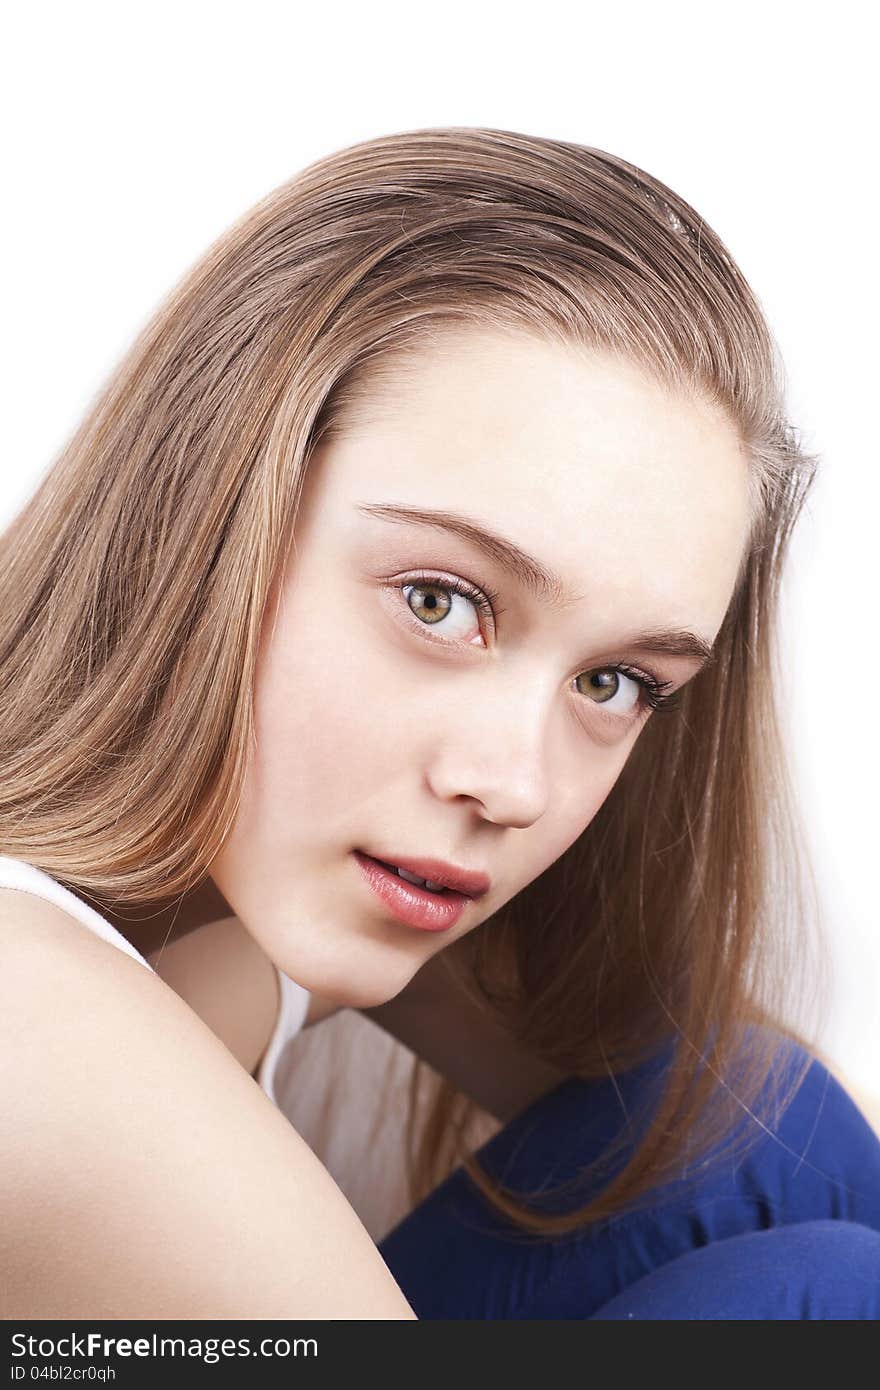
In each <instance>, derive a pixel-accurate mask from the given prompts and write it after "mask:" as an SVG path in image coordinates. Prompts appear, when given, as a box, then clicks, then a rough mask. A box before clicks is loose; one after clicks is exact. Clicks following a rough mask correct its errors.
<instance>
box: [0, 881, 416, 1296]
mask: <svg viewBox="0 0 880 1390" xmlns="http://www.w3.org/2000/svg"><path fill="white" fill-rule="evenodd" d="M7 896H14V895H7ZM21 896H22V897H26V895H25V894H22V895H21ZM20 911H21V920H18V921H16V922H14V923H13V924H12V929H10V930H3V931H2V932H0V1020H2V1022H0V1029H2V1034H3V1036H2V1048H3V1059H4V1063H5V1065H4V1068H3V1071H2V1113H3V1115H4V1117H5V1120H6V1122H5V1123H0V1171H2V1172H3V1183H2V1185H0V1230H2V1233H3V1240H2V1244H3V1272H4V1278H3V1279H2V1280H0V1316H2V1317H4V1318H6V1319H21V1318H31V1319H33V1318H55V1319H58V1318H60V1319H74V1320H82V1319H84V1318H128V1319H131V1318H142V1319H143V1318H146V1319H150V1320H155V1319H156V1318H174V1319H181V1318H182V1319H204V1318H215V1319H217V1318H219V1319H230V1318H231V1319H241V1318H245V1319H247V1318H250V1319H267V1318H268V1319H289V1318H322V1319H333V1318H337V1319H338V1318H351V1319H370V1320H372V1319H412V1318H414V1316H415V1315H414V1313H413V1311H412V1309H411V1308H410V1306H409V1304H408V1303H407V1301H406V1299H405V1297H404V1295H403V1293H402V1292H401V1290H400V1288H399V1287H398V1285H397V1284H396V1283H395V1281H394V1279H393V1278H392V1276H391V1273H390V1271H389V1269H388V1267H387V1265H386V1264H385V1263H384V1261H383V1260H382V1259H381V1257H380V1256H379V1254H378V1252H377V1251H376V1248H375V1244H374V1242H373V1240H372V1238H371V1237H370V1236H369V1234H368V1232H367V1231H366V1229H365V1227H364V1226H363V1224H362V1223H361V1221H360V1219H359V1218H358V1216H357V1215H356V1214H355V1212H354V1211H353V1209H352V1208H351V1206H350V1204H349V1203H348V1202H347V1201H346V1200H345V1198H344V1196H343V1194H342V1193H341V1191H340V1190H339V1188H338V1186H337V1185H336V1183H335V1182H334V1180H333V1179H332V1177H331V1176H330V1174H329V1172H328V1171H327V1170H326V1169H325V1167H324V1166H323V1165H322V1164H321V1163H320V1162H319V1160H318V1159H317V1157H316V1155H315V1154H314V1153H313V1152H312V1150H311V1148H310V1147H309V1145H308V1144H307V1143H306V1142H305V1141H304V1140H303V1139H301V1138H300V1136H299V1135H298V1134H297V1132H296V1130H295V1129H294V1127H293V1126H292V1125H291V1124H290V1123H288V1121H287V1120H286V1119H284V1118H283V1117H282V1116H281V1115H280V1114H279V1112H278V1111H277V1110H276V1109H275V1107H274V1106H272V1105H271V1104H270V1103H269V1102H268V1100H267V1098H266V1097H265V1096H264V1095H263V1094H262V1092H261V1091H260V1090H259V1088H258V1087H256V1086H254V1085H253V1083H252V1082H251V1081H250V1080H249V1078H248V1077H247V1076H246V1075H245V1073H244V1072H243V1071H242V1069H241V1067H240V1066H238V1065H237V1064H236V1062H234V1061H233V1059H232V1058H231V1057H230V1055H229V1051H228V1050H227V1048H225V1047H223V1046H222V1045H220V1043H218V1040H217V1038H216V1037H215V1036H214V1035H213V1033H212V1032H211V1031H210V1030H209V1029H208V1028H206V1027H205V1026H204V1024H203V1023H202V1022H201V1021H200V1020H199V1018H198V1017H197V1016H196V1014H195V1013H194V1011H193V1010H192V1009H191V1008H188V1007H186V1006H185V1005H184V1004H183V1003H182V1002H181V1001H180V999H178V997H177V996H176V994H175V993H174V992H173V991H172V990H170V989H167V988H166V987H165V986H164V985H163V984H162V982H161V981H160V980H157V979H156V978H155V977H154V976H151V975H150V974H148V972H147V971H146V970H144V968H143V966H141V965H139V964H138V963H137V962H136V961H133V960H132V959H131V958H130V957H129V956H127V955H125V954H124V953H123V952H122V951H119V950H117V949H116V948H115V947H113V946H110V945H108V944H107V942H105V941H101V940H100V939H99V938H98V937H96V936H94V935H92V934H91V933H90V932H89V931H88V930H87V929H86V928H85V927H84V926H83V925H82V924H81V923H79V922H77V921H76V920H75V919H73V918H71V917H70V916H69V915H68V914H67V913H66V912H62V911H61V910H60V909H58V908H55V907H54V906H53V905H50V904H47V903H45V902H42V901H39V902H38V906H37V907H36V908H34V907H32V906H30V905H29V904H27V903H26V904H25V905H24V907H23V908H21V909H20ZM25 912H27V913H28V916H27V918H25V915H24V914H25Z"/></svg>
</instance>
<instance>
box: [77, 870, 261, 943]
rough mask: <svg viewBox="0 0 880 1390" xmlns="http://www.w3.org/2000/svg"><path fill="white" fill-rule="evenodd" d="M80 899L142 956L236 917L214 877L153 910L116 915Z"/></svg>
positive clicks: (152, 908)
mask: <svg viewBox="0 0 880 1390" xmlns="http://www.w3.org/2000/svg"><path fill="white" fill-rule="evenodd" d="M78 896H79V897H81V898H82V899H83V901H84V902H86V903H88V904H89V906H90V907H93V908H94V909H95V911H96V912H99V913H100V914H101V916H102V917H104V918H106V920H107V921H108V922H109V923H110V925H111V926H113V927H115V928H116V930H117V931H119V932H121V933H122V935H123V936H124V937H125V939H126V940H127V941H130V942H131V944H132V946H134V948H135V950H137V951H139V952H140V953H141V955H142V956H146V955H149V953H150V952H151V951H153V950H155V949H156V948H157V947H158V946H161V945H163V943H170V942H171V941H177V940H178V939H179V938H180V937H182V936H186V935H188V933H189V932H191V931H195V929H196V928H197V927H201V926H204V924H205V923H206V922H216V921H218V920H219V919H220V918H222V917H233V916H234V915H235V914H234V912H233V911H232V908H231V907H230V906H229V904H228V902H227V901H226V899H225V898H224V896H223V894H222V893H221V892H220V889H219V888H218V887H217V885H216V884H215V882H214V880H213V879H212V878H210V877H209V878H206V879H205V880H204V882H203V883H201V884H199V886H198V887H197V888H193V889H192V890H191V891H190V892H189V893H187V894H186V895H185V896H184V897H183V898H182V899H181V898H176V899H174V901H173V902H170V903H167V904H159V905H154V906H153V907H150V908H131V909H128V910H126V911H125V912H114V911H113V910H112V908H108V907H107V905H106V904H104V903H101V902H99V901H98V900H97V899H93V898H89V897H88V896H87V894H85V893H82V892H79V893H78Z"/></svg>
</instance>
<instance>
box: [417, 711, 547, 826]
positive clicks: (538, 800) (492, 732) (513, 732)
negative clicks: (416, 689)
mask: <svg viewBox="0 0 880 1390" xmlns="http://www.w3.org/2000/svg"><path fill="white" fill-rule="evenodd" d="M550 718H551V713H550V701H549V698H545V696H542V695H539V694H535V695H534V697H533V698H530V699H523V698H520V699H518V700H517V699H514V698H510V699H506V700H499V701H495V702H494V703H493V702H491V701H487V702H486V705H485V706H484V708H483V709H482V710H481V711H480V712H479V713H478V712H476V711H475V710H473V709H472V708H471V707H470V706H468V705H464V704H462V706H460V707H459V709H458V710H455V709H453V710H452V711H451V717H450V719H449V720H448V722H446V723H445V724H444V725H443V728H442V731H441V733H440V735H439V739H438V740H437V741H435V751H434V757H433V759H432V760H431V763H430V765H429V773H428V775H429V781H430V785H431V789H432V791H433V792H434V795H435V796H437V797H439V798H440V799H441V800H444V801H451V800H453V799H454V798H456V797H461V796H467V797H470V798H472V799H473V800H475V801H479V802H480V803H481V805H482V806H483V807H484V808H485V814H486V817H487V819H489V820H491V821H494V822H495V823H496V824H498V825H509V826H513V827H514V828H517V829H526V828H527V827H528V826H530V825H533V824H534V823H535V821H536V820H538V818H539V817H540V816H542V815H543V814H544V811H545V810H546V809H547V802H548V796H549V788H550V785H551V776H550V768H549V757H550V738H551V730H550Z"/></svg>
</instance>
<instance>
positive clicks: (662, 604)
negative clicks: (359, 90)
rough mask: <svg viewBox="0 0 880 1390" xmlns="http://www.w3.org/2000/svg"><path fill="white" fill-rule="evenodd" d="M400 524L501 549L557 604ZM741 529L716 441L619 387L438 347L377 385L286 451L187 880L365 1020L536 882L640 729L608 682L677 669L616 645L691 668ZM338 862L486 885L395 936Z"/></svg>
mask: <svg viewBox="0 0 880 1390" xmlns="http://www.w3.org/2000/svg"><path fill="white" fill-rule="evenodd" d="M392 508H393V509H398V516H399V518H400V519H392V514H391V509H392ZM407 509H414V510H416V511H418V512H419V513H422V514H424V513H427V512H434V511H442V512H444V513H446V514H447V516H451V515H454V516H455V517H457V518H466V519H467V521H468V522H469V524H470V526H471V527H472V528H474V531H476V530H477V529H478V528H481V529H483V530H486V531H491V532H493V533H494V534H495V535H497V536H499V537H504V538H506V540H507V541H508V542H509V543H510V544H511V545H515V546H517V547H518V548H519V549H520V550H522V551H524V552H526V553H527V554H528V555H529V556H531V557H532V563H533V567H534V568H536V569H537V567H540V569H541V571H543V572H545V574H549V572H551V571H552V572H553V574H554V575H555V576H556V577H557V578H558V581H559V585H560V588H561V591H562V597H560V595H557V596H556V598H555V599H554V598H553V596H552V593H551V592H549V591H548V592H545V593H539V592H537V591H536V590H535V589H534V588H533V587H530V586H529V584H528V583H527V582H526V580H525V579H524V577H523V575H522V573H521V574H520V575H519V576H517V574H516V573H514V572H513V571H512V570H509V569H508V568H507V567H506V566H505V564H504V563H503V560H502V550H501V548H500V547H494V548H484V547H482V546H481V545H479V544H478V543H477V541H476V540H475V539H473V538H471V539H468V537H467V536H466V535H465V534H464V532H463V531H462V530H461V529H452V528H451V527H447V526H444V525H441V524H439V522H438V524H436V525H427V524H424V523H423V522H419V521H417V520H416V519H415V517H412V518H411V519H409V520H407V519H406V518H405V517H404V515H403V513H404V512H405V511H406V510H407ZM746 526H747V465H746V461H745V457H744V455H743V453H742V451H741V448H740V446H739V442H738V439H737V436H736V434H735V431H734V429H733V427H732V426H731V425H730V423H729V422H728V421H727V419H726V417H724V416H723V415H722V414H721V413H720V412H719V411H718V410H717V408H714V407H712V406H710V405H709V404H707V403H700V402H695V401H693V400H686V399H684V398H681V397H678V396H672V395H670V394H668V393H667V392H666V391H664V389H663V388H661V387H659V386H658V385H655V384H654V383H653V382H652V381H651V380H649V379H648V378H647V377H646V376H644V375H643V374H642V373H641V371H640V370H639V369H637V368H636V367H634V366H630V365H628V364H622V363H621V362H619V361H616V360H612V359H611V358H610V357H604V356H602V357H600V356H596V355H591V354H588V353H587V352H586V351H583V350H578V349H575V348H573V347H564V346H560V345H555V344H551V343H550V342H548V341H545V340H543V339H540V338H537V337H532V336H530V335H527V334H525V333H524V332H523V333H514V332H507V333H502V332H500V331H495V330H492V331H485V332H483V331H480V332H477V331H475V330H470V331H467V330H460V331H456V332H455V333H454V334H453V333H449V334H448V335H447V336H446V337H445V338H444V339H443V340H442V344H441V342H437V343H435V344H434V345H432V346H431V348H430V349H428V348H426V349H425V350H424V352H423V353H422V354H421V356H420V357H419V358H418V359H417V361H416V362H414V363H413V364H411V365H410V366H409V367H408V368H407V370H406V372H405V373H404V372H403V371H402V372H401V374H400V376H399V377H398V378H397V379H395V380H394V382H393V384H388V383H387V382H386V383H384V384H382V385H381V386H379V385H377V386H376V388H375V391H374V392H373V394H371V395H369V396H368V397H367V398H366V401H365V404H364V406H363V407H362V408H361V409H360V410H359V411H358V412H357V416H356V418H355V417H354V416H352V418H351V422H350V425H349V426H348V427H347V428H346V429H345V432H344V433H343V434H341V435H339V436H337V437H334V438H329V439H325V440H324V441H322V443H321V445H320V446H319V448H318V449H317V450H316V452H315V454H314V455H313V458H312V461H311V464H310V471H309V475H308V479H307V485H306V491H305V494H304V497H303V503H302V509H301V511H300V514H299V516H298V518H297V523H296V529H295V537H294V544H293V546H292V548H291V551H290V554H289V556H288V559H287V570H286V573H285V574H283V575H281V574H279V576H278V578H277V579H276V582H275V586H274V588H273V594H272V597H271V599H270V604H269V608H268V610H267V618H266V623H265V626H264V629H263V635H262V647H261V652H260V661H259V669H258V676H257V684H256V689H255V715H256V742H255V746H254V747H253V748H252V754H251V761H250V765H249V768H248V771H247V776H246V781H245V786H244V792H243V796H242V801H241V804H240V808H239V812H238V816H237V819H236V822H235V825H234V828H233V831H232V833H231V835H230V837H229V838H228V840H227V841H226V843H225V845H224V847H223V850H222V851H221V853H220V855H219V856H218V857H217V858H216V859H215V861H214V863H213V864H212V866H211V875H212V878H213V879H214V882H215V883H216V884H217V886H218V887H219V889H220V890H221V892H222V893H223V895H224V896H225V898H226V900H227V902H228V903H229V904H230V905H231V907H232V908H233V910H234V911H235V912H236V913H237V914H238V916H239V917H240V918H241V920H242V922H243V923H244V924H245V926H246V927H247V929H248V930H249V931H250V932H251V934H252V935H253V936H254V938H255V939H256V940H257V941H258V943H259V944H260V945H261V946H262V947H263V949H264V950H265V952H266V953H267V955H268V956H269V957H270V958H271V959H272V960H273V961H275V962H276V964H277V965H279V966H280V967H281V969H282V970H284V971H286V972H287V973H288V974H289V975H291V976H292V977H293V978H294V979H296V980H298V981H300V983H302V984H304V985H306V986H307V987H308V988H309V989H311V990H313V991H314V992H315V993H317V994H320V995H322V996H325V997H328V998H330V999H333V1000H335V1001H337V1002H338V1003H341V1004H345V1005H349V1006H352V1007H364V1008H366V1007H370V1006H374V1005H378V1004H380V1003H384V1002H385V1001H387V1000H388V999H391V998H393V996H394V995H396V994H397V993H398V992H399V991H400V990H401V989H402V988H403V987H404V986H405V985H406V984H407V983H408V981H409V980H410V979H411V978H412V976H413V975H414V974H415V973H416V971H417V970H418V969H419V967H420V966H421V965H423V964H424V963H425V961H427V960H428V958H429V957H430V956H433V955H434V954H436V953H437V952H438V951H441V950H442V949H443V948H444V947H445V946H447V945H448V944H449V943H450V941H452V940H454V939H456V938H457V937H459V936H462V935H464V933H466V932H470V931H473V930H474V929H475V928H476V927H478V926H479V925H480V923H481V922H485V921H486V920H487V918H489V917H490V916H492V914H493V913H495V912H496V911H497V909H498V908H500V907H501V906H502V904H504V903H506V902H507V901H508V900H509V899H511V898H512V897H514V895H515V894H517V893H518V892H519V891H520V889H522V888H524V887H525V886H526V885H527V884H528V883H530V882H531V881H532V880H533V879H535V878H536V877H537V876H538V875H539V874H541V873H542V872H543V871H544V870H545V869H546V868H547V867H548V866H549V865H550V864H552V863H553V862H554V861H555V860H556V859H557V858H558V857H559V856H560V855H561V854H562V853H563V852H564V851H565V850H566V849H567V848H568V847H569V845H571V844H572V842H573V841H574V840H575V839H576V838H577V837H578V836H579V835H580V834H581V832H582V831H583V830H584V828H585V827H586V826H587V825H589V823H590V821H591V820H592V819H593V816H594V815H595V814H596V812H597V810H598V809H599V807H600V806H601V805H602V802H603V801H604V800H605V798H606V796H607V795H608V793H609V791H610V790H611V788H612V787H613V785H614V782H615V780H616V778H617V776H618V774H619V773H620V771H621V769H622V767H623V765H624V763H625V762H626V759H627V757H628V755H629V753H630V750H631V749H632V747H633V744H634V743H635V741H636V739H637V738H638V736H639V733H640V731H641V730H642V729H643V728H644V725H645V723H646V721H647V719H648V718H658V717H659V718H662V717H663V716H662V715H656V714H652V713H651V711H650V708H649V707H648V705H647V704H646V702H645V693H646V692H644V691H643V690H642V688H641V686H640V685H639V684H638V681H637V679H636V675H635V674H634V673H638V674H643V675H645V676H649V677H652V678H653V679H655V680H656V681H657V682H668V683H669V685H668V689H669V690H671V691H674V690H676V689H678V688H679V687H681V686H682V685H684V684H685V683H686V682H687V681H688V680H690V679H692V678H693V677H694V676H695V675H696V673H697V671H698V670H699V665H700V658H699V655H698V654H692V655H689V654H687V652H683V653H678V654H675V653H670V652H666V653H664V652H660V651H656V650H651V649H650V648H649V647H647V646H646V645H645V643H644V641H640V640H639V634H644V633H647V632H649V631H659V630H661V629H663V630H666V629H683V630H686V631H687V632H689V633H691V634H694V635H695V636H696V637H697V638H698V639H700V640H701V641H702V642H703V643H705V644H706V646H707V647H709V646H711V644H712V642H713V641H714V638H715V635H716V633H717V631H718V629H719V627H720V626H721V623H722V620H723V618H724V615H725V611H726V609H727V607H728V604H729V601H730V598H731V595H732V593H733V587H734V583H735V580H736V574H737V569H738V566H739V562H740V557H741V554H742V550H743V546H744V544H745V538H746ZM452 581H455V582H456V583H460V584H463V585H465V586H466V587H468V588H471V589H476V590H479V591H482V593H484V594H487V595H489V594H491V595H494V597H493V599H492V602H491V607H489V608H487V609H486V610H485V611H481V610H480V608H479V606H478V605H477V604H476V603H475V602H474V601H473V599H471V598H467V597H463V596H461V595H459V594H456V593H455V592H453V591H452V590H451V589H450V584H451V583H452ZM407 584H408V585H409V587H407ZM621 665H623V666H625V667H626V668H627V672H626V673H625V672H623V671H621V670H620V669H619V668H620V666H621ZM673 717H674V716H673ZM355 850H362V851H365V852H366V853H369V854H372V855H375V856H376V857H378V858H381V859H386V860H389V861H391V862H394V863H397V862H399V861H400V860H401V859H412V858H424V857H430V858H433V859H440V860H445V861H447V862H449V863H452V864H454V865H458V866H460V867H463V868H466V869H471V870H479V871H481V872H483V873H485V874H486V875H488V877H489V878H490V880H491V887H490V888H489V891H488V892H487V893H486V894H485V896H483V897H482V898H479V899H476V900H472V901H470V902H469V903H468V904H467V906H466V907H465V910H464V912H463V914H462V915H461V916H460V918H459V919H458V921H457V922H455V924H454V925H453V926H452V927H449V928H447V929H446V930H443V931H436V932H429V931H425V930H421V929H419V928H417V927H414V926H411V925H407V924H405V923H403V922H401V921H399V920H398V919H397V918H396V917H395V916H394V915H393V914H392V913H391V912H390V911H389V910H388V908H387V907H386V906H385V905H384V904H383V902H382V901H381V900H380V898H379V897H377V896H376V894H375V893H374V892H373V890H372V889H371V888H370V887H369V886H368V884H367V882H366V880H365V878H364V875H363V873H362V871H361V869H360V867H359V864H358V861H357V860H356V859H355V857H354V853H353V851H355Z"/></svg>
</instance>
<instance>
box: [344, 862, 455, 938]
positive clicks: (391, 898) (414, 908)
mask: <svg viewBox="0 0 880 1390" xmlns="http://www.w3.org/2000/svg"><path fill="white" fill-rule="evenodd" d="M352 854H353V856H354V858H355V860H356V862H357V864H358V867H359V869H360V871H361V874H362V876H363V879H364V881H365V883H366V884H367V886H368V887H369V888H370V889H372V892H373V894H374V895H375V897H376V898H378V899H379V901H380V902H381V903H382V904H383V905H384V907H385V908H386V909H387V911H388V913H389V914H390V915H391V916H392V917H394V918H396V919H397V921H399V922H405V923H406V925H407V926H409V927H418V928H419V929H420V930H421V931H448V929H449V928H450V927H453V926H454V925H455V923H456V922H457V921H458V919H459V918H460V917H461V914H462V913H463V912H464V910H465V908H466V907H467V906H468V905H469V904H470V903H471V902H472V901H473V899H472V898H469V897H466V896H465V894H464V893H454V892H453V891H452V890H451V889H448V888H447V889H444V890H443V892H442V893H436V892H432V891H431V890H430V889H428V888H419V887H418V886H417V885H416V884H415V883H409V882H407V880H406V879H405V878H401V877H400V875H399V874H398V873H396V872H395V871H394V870H393V869H389V868H388V867H387V866H386V865H385V864H383V863H382V862H381V861H380V860H378V859H373V858H371V856H370V855H368V854H363V853H362V852H361V851H360V850H357V849H356V850H353V851H352Z"/></svg>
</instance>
